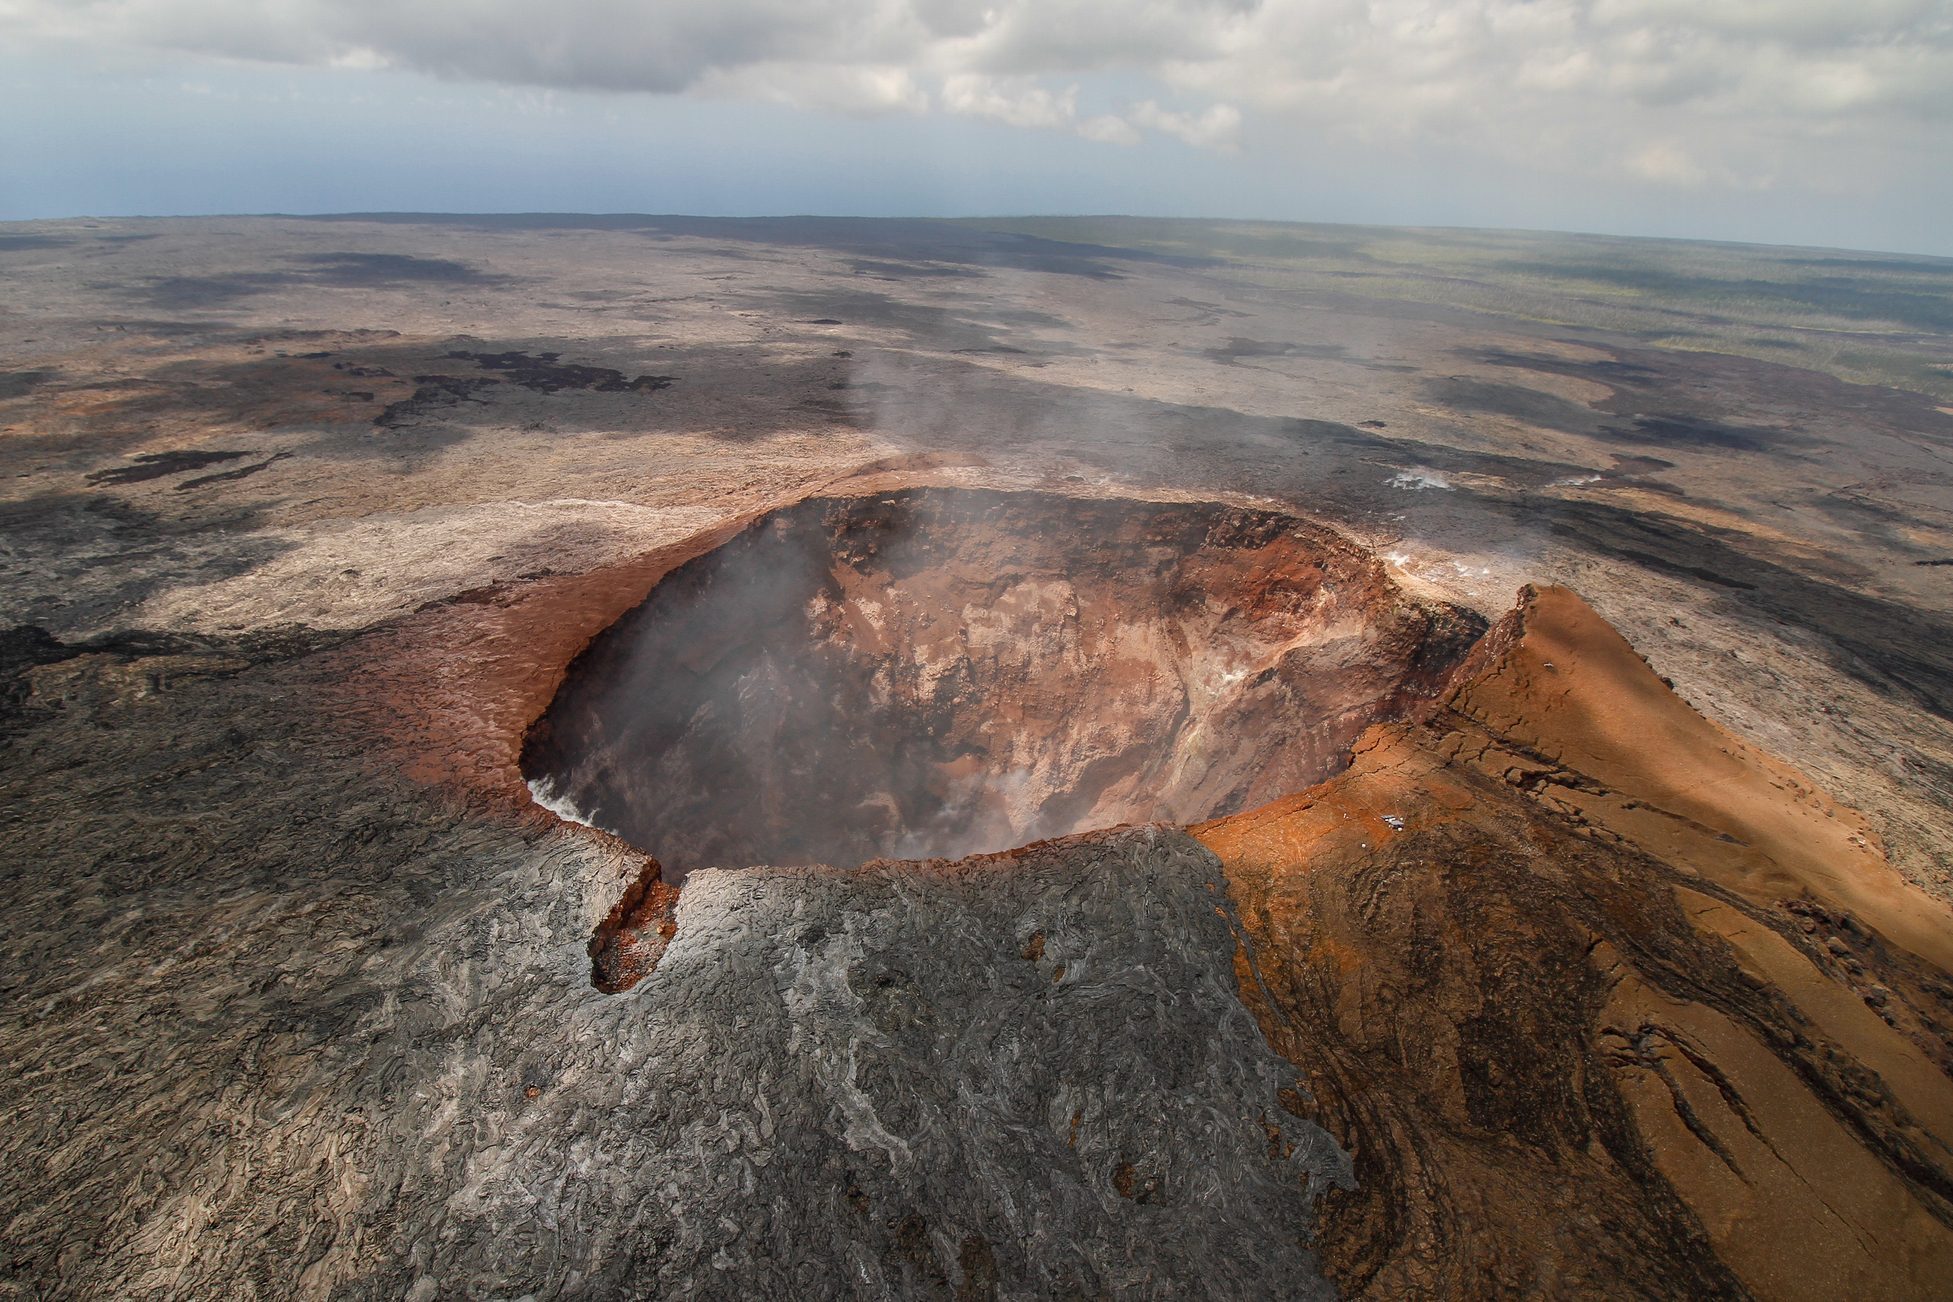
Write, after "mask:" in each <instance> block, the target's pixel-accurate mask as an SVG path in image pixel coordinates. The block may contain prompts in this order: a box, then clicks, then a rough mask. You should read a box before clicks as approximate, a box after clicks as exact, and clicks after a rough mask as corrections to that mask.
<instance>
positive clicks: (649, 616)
mask: <svg viewBox="0 0 1953 1302" xmlns="http://www.w3.org/2000/svg"><path fill="white" fill-rule="evenodd" d="M1483 631H1484V621H1483V620H1482V619H1480V618H1479V617H1478V616H1477V615H1475V614H1473V613H1471V612H1469V611H1466V610H1463V609H1461V608H1456V607H1452V606H1448V605H1444V604H1440V603H1434V602H1427V601H1422V600H1417V599H1414V598H1412V597H1411V596H1409V595H1408V594H1407V593H1405V592H1404V591H1403V590H1401V589H1400V588H1399V587H1398V586H1397V585H1396V584H1395V583H1394V582H1393V581H1392V579H1391V578H1390V576H1389V575H1388V573H1387V572H1386V571H1385V570H1384V568H1383V567H1382V565H1381V564H1380V563H1379V562H1378V561H1377V560H1376V559H1375V558H1374V557H1373V556H1371V555H1370V554H1368V553H1367V552H1365V551H1364V550H1362V549H1361V548H1359V547H1357V546H1355V545H1353V544H1352V543H1350V542H1349V541H1348V540H1346V539H1344V538H1343V537H1342V536H1341V535H1338V534H1336V533H1334V532H1332V531H1330V530H1328V529H1325V528H1323V527H1322V526H1320V525H1317V524H1314V523H1312V522H1309V521H1306V520H1303V519H1300V518H1297V517H1295V516H1292V515H1287V514H1283V513H1280V512H1275V511H1268V510H1257V509H1246V508H1242V507H1237V506H1230V505H1223V504H1219V503H1214V502H1153V501H1140V500H1133V499H1096V498H1080V497H1071V496H1064V495H1059V494H1053V493H1044V492H1031V491H1003V490H988V489H985V490H978V489H958V488H945V487H935V488H910V489H903V490H900V491H893V492H884V493H870V494H864V495H856V496H834V497H820V498H812V499H808V500H804V501H802V502H799V503H797V504H795V505H792V506H789V507H786V508H783V509H780V510H777V511H774V512H772V513H771V514H768V515H766V516H763V517H760V518H759V519H757V520H755V521H754V522H752V523H751V524H750V525H748V526H747V527H746V528H744V529H743V530H742V531H740V532H739V533H738V534H736V535H734V536H733V537H732V538H730V539H729V540H727V541H726V542H724V543H723V544H722V545H720V546H718V547H717V548H715V549H713V550H711V551H709V552H706V553H705V554H703V555H701V556H698V557H697V558H695V559H694V560H692V561H690V562H689V563H687V564H685V565H683V566H680V567H679V568H678V569H676V570H674V571H672V572H671V573H670V574H669V575H667V576H666V577H665V578H664V579H663V580H662V581H661V582H660V583H658V584H657V585H656V586H655V587H654V588H653V589H652V590H651V592H650V594H649V596H648V597H647V598H646V599H645V600H644V601H643V602H642V603H641V604H639V605H638V606H636V607H635V608H634V609H632V610H630V611H629V612H628V613H626V614H625V615H624V616H623V617H622V618H621V619H619V620H618V621H617V622H616V623H615V624H613V625H612V626H611V627H609V628H608V629H606V630H605V631H604V632H602V633H601V634H599V635H598V636H597V637H596V638H595V639H594V640H593V641H592V642H591V644H590V645H589V647H588V648H587V649H586V650H585V651H584V652H583V654H582V655H581V656H579V657H578V658H577V660H576V661H575V662H574V663H573V664H572V665H571V666H570V668H569V670H568V672H567V675H566V678H565V681H564V683H563V685H562V687H561V689H560V690H559V691H558V693H557V695H556V697H555V699H554V700H553V702H552V703H551V704H550V706H549V708H548V710H547V711H546V712H545V713H544V715H543V716H542V717H541V718H540V719H539V720H537V722H536V723H535V725H534V726H533V727H532V728H531V729H530V732H529V734H528V737H527V741H526V744H525V747H524V754H523V770H524V774H525V776H526V777H527V778H528V779H529V781H530V783H531V786H532V789H533V790H534V791H535V792H536V793H537V795H538V797H539V799H541V800H542V801H543V802H544V803H546V804H548V805H550V806H551V807H552V808H554V809H556V810H557V811H558V812H561V813H564V814H565V815H566V816H570V817H573V818H575V819H578V820H581V821H584V822H588V823H590V824H592V825H595V826H598V827H601V828H603V829H605V830H607V831H610V832H612V833H614V834H616V835H618V836H620V837H622V838H623V839H624V840H626V841H629V842H630V843H632V844H634V845H636V846H638V847H640V848H641V849H644V850H646V851H648V852H649V853H650V854H652V855H654V856H655V857H656V859H657V860H658V861H659V863H661V864H662V866H663V868H662V870H663V874H664V880H665V882H668V883H677V882H680V881H682V880H683V879H684V877H685V875H686V874H688V873H690V872H691V871H693V870H696V869H699V868H704V867H710V866H727V867H733V866H745V865H753V864H773V865H787V864H808V863H827V864H836V865H844V866H845V865H849V864H856V863H861V862H864V861H869V860H874V859H878V858H904V859H922V858H958V857H962V856H965V855H969V854H974V853H982V852H987V851H1000V850H1006V849H1009V848H1011V847H1015V846H1020V845H1023V844H1025V843H1027V842H1031V841H1036V840H1041V839H1047V838H1052V837H1058V836H1064V835H1068V834H1071V833H1075V832H1081V831H1086V830H1090V829H1095V828H1102V827H1107V826H1111V825H1116V824H1122V823H1136V822H1153V821H1163V822H1172V823H1189V822H1193V821H1196V820H1200V819H1205V818H1213V817H1218V816H1221V815H1225V814H1229V813H1233V812H1236V811H1238V810H1241V809H1245V808H1248V807H1251V806H1253V805H1256V804H1260V803H1262V802H1265V801H1268V800H1271V799H1274V798H1276V797H1278V796H1282V795H1285V794H1287V793H1289V792H1293V791H1296V790H1300V789H1302V788H1305V787H1308V786H1311V785H1313V784H1315V783H1318V782H1320V781H1322V780H1323V779H1325V778H1326V777H1329V776H1331V775H1332V774H1334V773H1335V772H1337V771H1339V770H1340V769H1342V768H1343V767H1344V766H1345V765H1346V764H1347V762H1348V756H1349V748H1350V744H1351V743H1352V742H1353V741H1354V740H1355V739H1356V738H1357V736H1359V735H1360V734H1361V733H1362V732H1363V731H1364V729H1365V728H1367V727H1369V726H1370V725H1371V724H1372V723H1375V722H1378V721H1387V720H1392V719H1402V718H1406V717H1409V716H1413V715H1415V714H1416V713H1417V712H1418V711H1419V710H1420V709H1421V708H1423V707H1424V706H1425V704H1426V703H1427V702H1429V701H1430V700H1431V699H1432V698H1433V697H1434V696H1435V695H1436V694H1437V692H1438V691H1439V690H1440V689H1441V688H1442V686H1443V685H1444V683H1445V682H1446V680H1447V679H1448V677H1449V675H1450V671H1451V670H1452V669H1453V668H1454V667H1455V666H1456V665H1457V664H1458V662H1459V661H1460V660H1461V659H1462V658H1463V657H1464V656H1465V654H1466V652H1467V651H1468V650H1469V649H1470V648H1471V646H1472V645H1473V644H1474V642H1476V641H1477V639H1478V637H1479V636H1480V634H1481V633H1482V632H1483ZM647 889H648V887H647ZM659 889H660V892H662V891H663V890H664V889H665V888H663V887H660V888H659ZM620 907H625V906H620Z"/></svg>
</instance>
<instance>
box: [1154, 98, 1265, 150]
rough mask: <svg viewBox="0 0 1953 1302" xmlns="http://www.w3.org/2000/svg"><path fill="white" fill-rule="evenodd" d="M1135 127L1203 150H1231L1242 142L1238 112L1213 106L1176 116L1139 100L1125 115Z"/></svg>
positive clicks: (1176, 114)
mask: <svg viewBox="0 0 1953 1302" xmlns="http://www.w3.org/2000/svg"><path fill="white" fill-rule="evenodd" d="M1127 116H1128V117H1130V118H1131V119H1132V121H1133V123H1134V124H1135V125H1137V126H1142V127H1151V128H1153V129H1154V130H1155V131H1164V132H1165V133H1166V134H1167V135H1169V136H1177V137H1178V138H1179V139H1181V140H1184V141H1186V142H1187V143H1188V144H1190V145H1196V146H1199V147H1201V148H1204V149H1223V150H1231V149H1233V148H1235V147H1236V146H1237V145H1238V144H1239V143H1240V139H1241V110H1239V109H1237V108H1235V107H1234V106H1233V105H1231V104H1213V105H1209V106H1208V107H1207V108H1206V109H1205V110H1203V111H1202V112H1199V113H1176V112H1174V111H1173V110H1171V109H1163V108H1161V107H1160V106H1159V105H1158V104H1155V103H1154V102H1153V101H1152V100H1150V99H1149V100H1142V101H1140V102H1139V103H1137V104H1135V105H1133V106H1132V110H1131V112H1129V113H1128V114H1127Z"/></svg>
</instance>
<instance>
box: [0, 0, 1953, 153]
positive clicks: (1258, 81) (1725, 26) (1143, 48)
mask: <svg viewBox="0 0 1953 1302" xmlns="http://www.w3.org/2000/svg"><path fill="white" fill-rule="evenodd" d="M34 38H41V39H52V40H69V41H78V42H85V43H88V44H90V45H94V46H101V47H107V46H117V47H125V48H126V47H130V46H136V47H143V46H147V47H152V48H156V49H168V50H176V51H191V52H195V53H200V54H205V55H212V56H218V57H224V58H232V59H251V60H260V61H267V62H274V63H290V64H311V65H321V66H328V65H336V66H343V67H348V68H360V69H368V70H374V69H385V68H398V69H408V70H413V71H418V72H422V73H428V74H433V75H436V76H441V77H448V78H455V79H467V80H478V81H486V82H493V83H502V84H509V85H524V86H534V87H541V88H549V89H563V90H571V89H574V90H595V91H638V92H654V93H684V92H693V93H701V94H713V95H739V96H745V97H755V98H765V99H772V100H777V101H781V102H785V103H790V104H793V105H796V106H800V107H806V108H812V109H820V110H826V111H834V112H842V113H852V114H875V113H922V112H927V111H930V110H931V109H941V110H942V111H945V112H949V113H953V114H957V115H962V116H969V117H977V118H983V119H986V120H990V121H995V122H1000V123H1005V124H1009V125H1012V126H1016V127H1020V128H1026V129H1035V130H1053V131H1065V132H1072V133H1076V134H1078V135H1081V136H1083V137H1085V138H1087V139H1090V140H1094V141H1101V142H1105V143H1108V144H1131V143H1134V142H1135V141H1137V140H1138V139H1139V138H1140V135H1141V133H1142V132H1155V133H1159V134H1163V135H1167V136H1171V137H1174V138H1177V139H1179V140H1182V141H1185V142H1187V143H1189V144H1192V145H1195V146H1197V147H1200V148H1206V149H1216V150H1223V151H1225V150H1230V149H1234V148H1237V147H1239V146H1240V143H1241V141H1242V139H1243V134H1244V129H1245V127H1246V126H1248V125H1251V124H1253V123H1255V122H1257V121H1266V122H1268V123H1270V124H1272V126H1273V127H1274V128H1276V129H1274V130H1270V131H1266V132H1257V133H1256V139H1257V140H1263V139H1266V140H1280V139H1283V138H1288V139H1301V138H1304V137H1307V138H1311V139H1316V138H1319V139H1325V140H1342V141H1346V142H1354V143H1355V144H1356V145H1357V146H1359V147H1362V148H1366V149H1399V150H1402V149H1407V148H1409V147H1411V146H1413V145H1422V146H1427V147H1437V148H1442V149H1445V150H1447V151H1451V152H1453V153H1454V154H1460V155H1473V154H1477V155H1482V156H1484V157H1487V158H1490V159H1495V160H1501V161H1503V162H1505V163H1509V164H1513V165H1517V166H1524V167H1530V168H1534V169H1536V170H1539V171H1542V172H1547V173H1558V174H1563V175H1579V174H1591V173H1594V172H1596V171H1598V170H1600V169H1620V168H1623V167H1625V169H1626V171H1627V172H1628V173H1630V174H1632V175H1636V176H1640V177H1642V178H1644V179H1645V180H1647V181H1648V182H1650V183H1657V184H1662V185H1691V186H1720V185H1730V186H1736V187H1738V188H1741V187H1743V186H1747V185H1752V184H1756V183H1758V180H1759V177H1763V178H1764V179H1766V180H1767V177H1766V176H1765V175H1764V174H1765V173H1766V172H1768V171H1770V170H1772V169H1779V170H1782V169H1788V170H1792V171H1794V170H1797V169H1798V168H1800V167H1801V168H1804V169H1805V170H1812V169H1813V167H1814V160H1816V159H1817V158H1819V157H1820V156H1821V152H1822V150H1823V149H1834V150H1835V149H1845V148H1849V147H1851V146H1852V145H1853V143H1854V142H1857V143H1860V144H1863V143H1871V144H1873V145H1877V144H1879V143H1880V142H1890V141H1893V140H1898V139H1901V138H1905V139H1914V140H1916V139H1918V138H1919V137H1920V135H1921V133H1922V132H1923V133H1926V134H1927V135H1929V136H1931V135H1933V134H1935V133H1937V135H1938V137H1939V138H1941V139H1946V138H1953V13H1950V12H1949V9H1948V5H1947V0H1852V2H1851V3H1849V4H1845V3H1840V2H1839V0H1712V2H1711V0H1469V2H1461V0H691V2H681V0H558V3H557V4H555V5H552V6H546V7H538V6H536V5H535V4H534V3H533V2H532V0H443V2H442V3H438V4H436V3H407V2H404V0H0V40H11V41H20V40H28V39H34ZM1094 99H1096V100H1097V101H1099V102H1100V103H1101V104H1102V105H1103V108H1102V109H1094V110H1081V109H1080V107H1079V105H1080V103H1081V100H1094ZM1680 140H1686V142H1687V146H1686V149H1684V148H1682V146H1680V145H1679V144H1677V141H1680ZM1935 157H1936V158H1938V159H1939V160H1941V161H1942V162H1943V161H1944V160H1945V157H1946V149H1945V148H1944V147H1942V148H1940V149H1939V150H1938V151H1937V152H1936V155H1935ZM1927 165H1931V164H1927Z"/></svg>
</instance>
